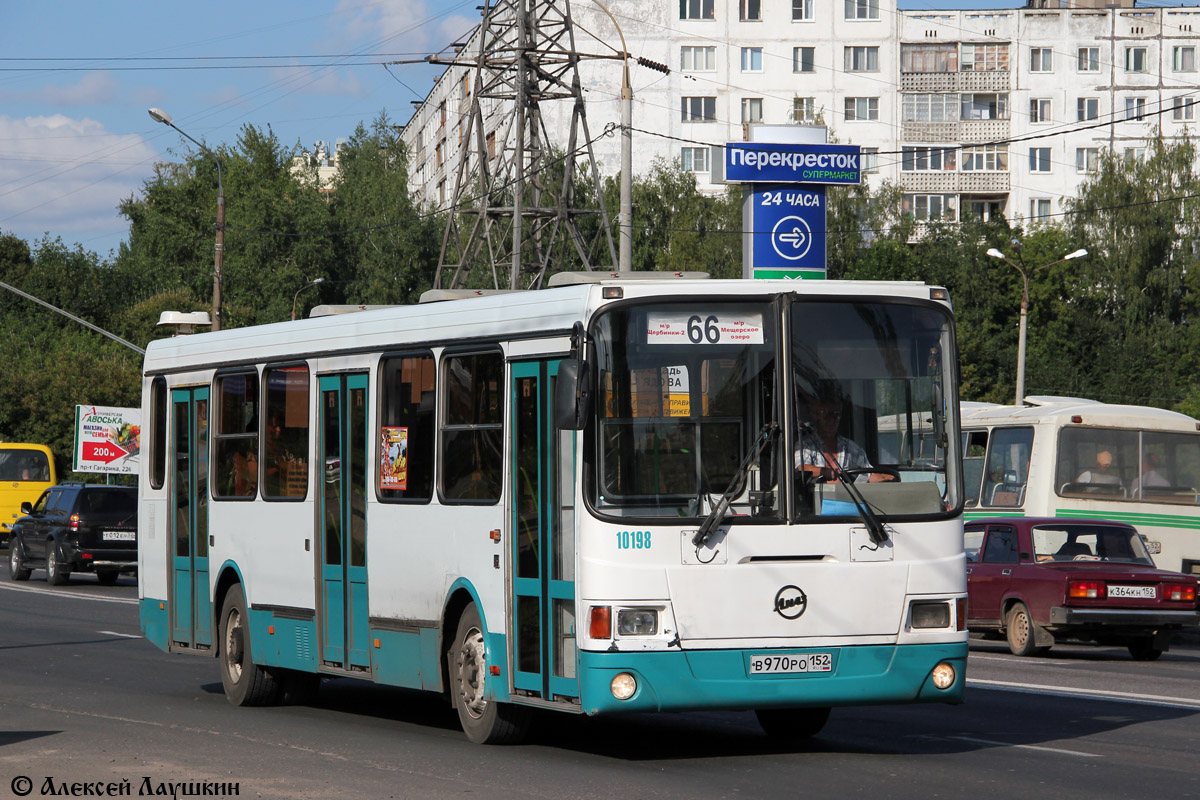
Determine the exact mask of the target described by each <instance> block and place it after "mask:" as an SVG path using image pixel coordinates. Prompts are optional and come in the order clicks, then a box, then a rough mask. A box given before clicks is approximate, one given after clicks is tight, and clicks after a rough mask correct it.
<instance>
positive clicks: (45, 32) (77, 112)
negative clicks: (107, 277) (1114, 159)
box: [0, 0, 1017, 257]
mask: <svg viewBox="0 0 1200 800" xmlns="http://www.w3.org/2000/svg"><path fill="white" fill-rule="evenodd" d="M655 1H662V0H646V2H655ZM731 1H732V0H731ZM479 5H480V3H479V0H465V2H464V1H462V0H327V1H326V2H318V0H288V1H287V2H283V1H282V0H241V1H240V2H230V0H205V2H190V3H189V2H177V1H176V0H109V1H108V2H97V0H43V1H42V2H27V1H26V2H20V1H19V0H9V2H6V3H4V13H3V18H2V19H3V23H4V24H3V25H2V26H0V233H11V234H15V235H17V236H19V237H21V238H23V239H26V240H28V241H30V242H31V243H33V242H35V241H37V240H38V239H40V238H41V237H42V236H43V234H45V233H47V232H48V233H49V234H50V235H51V236H58V237H61V238H62V239H63V240H64V241H65V242H66V243H67V244H68V245H69V246H74V245H76V244H79V245H81V246H82V247H83V248H84V249H86V250H91V251H95V252H97V253H99V254H100V255H101V256H103V257H107V256H108V255H109V254H110V252H112V251H115V249H116V248H117V247H118V246H119V244H120V242H122V241H123V240H125V238H126V237H127V235H128V224H127V222H126V220H125V219H124V218H123V217H121V216H120V215H119V214H118V213H117V210H116V209H117V204H118V203H119V202H120V201H121V200H122V199H124V198H127V197H129V196H130V195H132V194H136V193H137V192H138V191H139V189H140V188H141V186H142V184H143V182H144V181H145V180H146V179H147V178H148V177H149V176H150V175H151V174H152V172H153V168H154V164H155V163H156V162H160V161H165V160H171V159H174V158H178V157H179V155H178V154H181V153H186V152H187V151H188V149H189V148H191V147H192V145H191V144H190V143H189V142H187V141H186V140H184V139H183V138H182V137H180V136H179V134H177V133H176V132H175V131H173V130H171V129H170V128H168V127H167V126H165V125H162V124H159V123H156V122H154V121H153V120H152V119H151V118H150V117H149V115H148V114H147V113H146V110H147V109H148V108H149V107H152V106H154V107H158V108H162V109H164V110H166V111H167V112H168V113H170V114H171V115H172V116H173V117H174V120H175V124H176V125H177V126H179V127H180V128H181V129H183V130H184V131H187V132H188V134H190V135H191V136H193V137H194V138H196V139H200V140H202V141H206V142H208V143H211V144H214V145H215V144H218V143H222V142H232V141H235V140H236V138H237V134H238V131H239V130H240V129H241V128H242V126H243V125H246V124H252V125H255V126H257V127H260V128H266V127H268V126H269V127H270V128H271V130H272V131H273V132H274V133H275V134H276V135H277V136H278V137H279V139H280V141H281V142H283V143H284V144H285V145H289V146H290V145H292V144H295V143H297V142H299V143H301V144H303V145H304V146H305V147H311V146H312V145H313V143H314V142H316V141H318V140H321V141H325V142H334V141H336V140H337V139H339V138H344V137H347V136H349V135H350V134H351V133H352V132H353V130H354V128H355V127H356V126H357V125H358V123H359V122H366V123H369V122H370V121H371V120H373V119H374V118H375V117H376V116H378V114H379V112H380V111H382V110H385V109H386V110H387V112H388V115H389V116H390V117H391V118H392V119H393V120H395V121H396V122H397V123H403V122H405V121H407V119H408V117H409V115H410V113H411V111H412V105H411V101H412V100H417V99H420V98H421V97H423V96H424V94H425V93H426V92H428V90H429V89H430V87H431V86H432V82H433V79H434V77H435V76H436V74H437V69H436V68H433V67H431V66H429V65H426V64H417V65H394V66H389V67H385V66H383V65H382V63H381V62H386V61H402V60H406V59H413V58H418V59H419V58H422V57H424V56H425V55H427V54H429V53H431V52H435V51H438V50H441V49H442V48H444V47H445V46H446V45H447V44H449V43H450V42H452V41H455V40H456V39H458V38H460V37H462V36H463V35H464V34H465V33H466V32H467V31H469V30H470V28H471V27H472V26H473V25H474V24H475V22H476V21H477V20H478V15H479V11H478V6H479ZM981 5H986V6H990V7H998V6H1009V7H1011V6H1013V5H1017V3H1012V2H1004V0H999V2H994V3H985V2H983V0H957V1H956V2H950V1H949V0H908V1H907V2H901V5H900V7H901V8H909V7H911V8H931V7H935V6H937V7H957V8H963V7H972V6H974V7H978V6H981Z"/></svg>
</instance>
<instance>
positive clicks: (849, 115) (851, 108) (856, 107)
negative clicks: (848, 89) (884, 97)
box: [846, 97, 879, 122]
mask: <svg viewBox="0 0 1200 800" xmlns="http://www.w3.org/2000/svg"><path fill="white" fill-rule="evenodd" d="M875 119H879V98H878V97H847V98H846V121H847V122H866V121H868V120H875Z"/></svg>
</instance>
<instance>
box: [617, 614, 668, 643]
mask: <svg viewBox="0 0 1200 800" xmlns="http://www.w3.org/2000/svg"><path fill="white" fill-rule="evenodd" d="M657 633H658V610H657V609H654V608H623V609H621V610H620V611H618V612H617V635H618V636H654V635H655V634H657Z"/></svg>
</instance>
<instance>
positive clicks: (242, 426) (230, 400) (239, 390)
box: [212, 372, 258, 498]
mask: <svg viewBox="0 0 1200 800" xmlns="http://www.w3.org/2000/svg"><path fill="white" fill-rule="evenodd" d="M216 395H217V403H216V405H217V428H216V435H215V436H214V437H213V461H214V463H215V465H216V470H215V475H214V478H213V483H212V488H213V496H214V497H218V498H222V497H254V496H255V495H256V494H258V374H257V373H254V372H248V373H244V374H237V375H221V376H220V377H218V378H217V387H216Z"/></svg>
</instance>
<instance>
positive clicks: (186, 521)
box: [168, 386, 213, 650]
mask: <svg viewBox="0 0 1200 800" xmlns="http://www.w3.org/2000/svg"><path fill="white" fill-rule="evenodd" d="M208 391H209V390H208V387H207V386H204V387H197V388H194V389H172V390H171V406H172V411H173V413H174V418H173V420H172V423H173V424H172V426H171V452H172V453H174V456H175V485H174V488H173V491H172V492H171V521H170V527H171V538H170V543H169V544H168V547H170V548H171V597H170V603H171V642H172V643H173V644H174V645H175V646H176V647H183V648H187V649H200V650H205V649H209V648H211V647H212V617H213V613H212V602H211V600H210V599H209V589H208Z"/></svg>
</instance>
